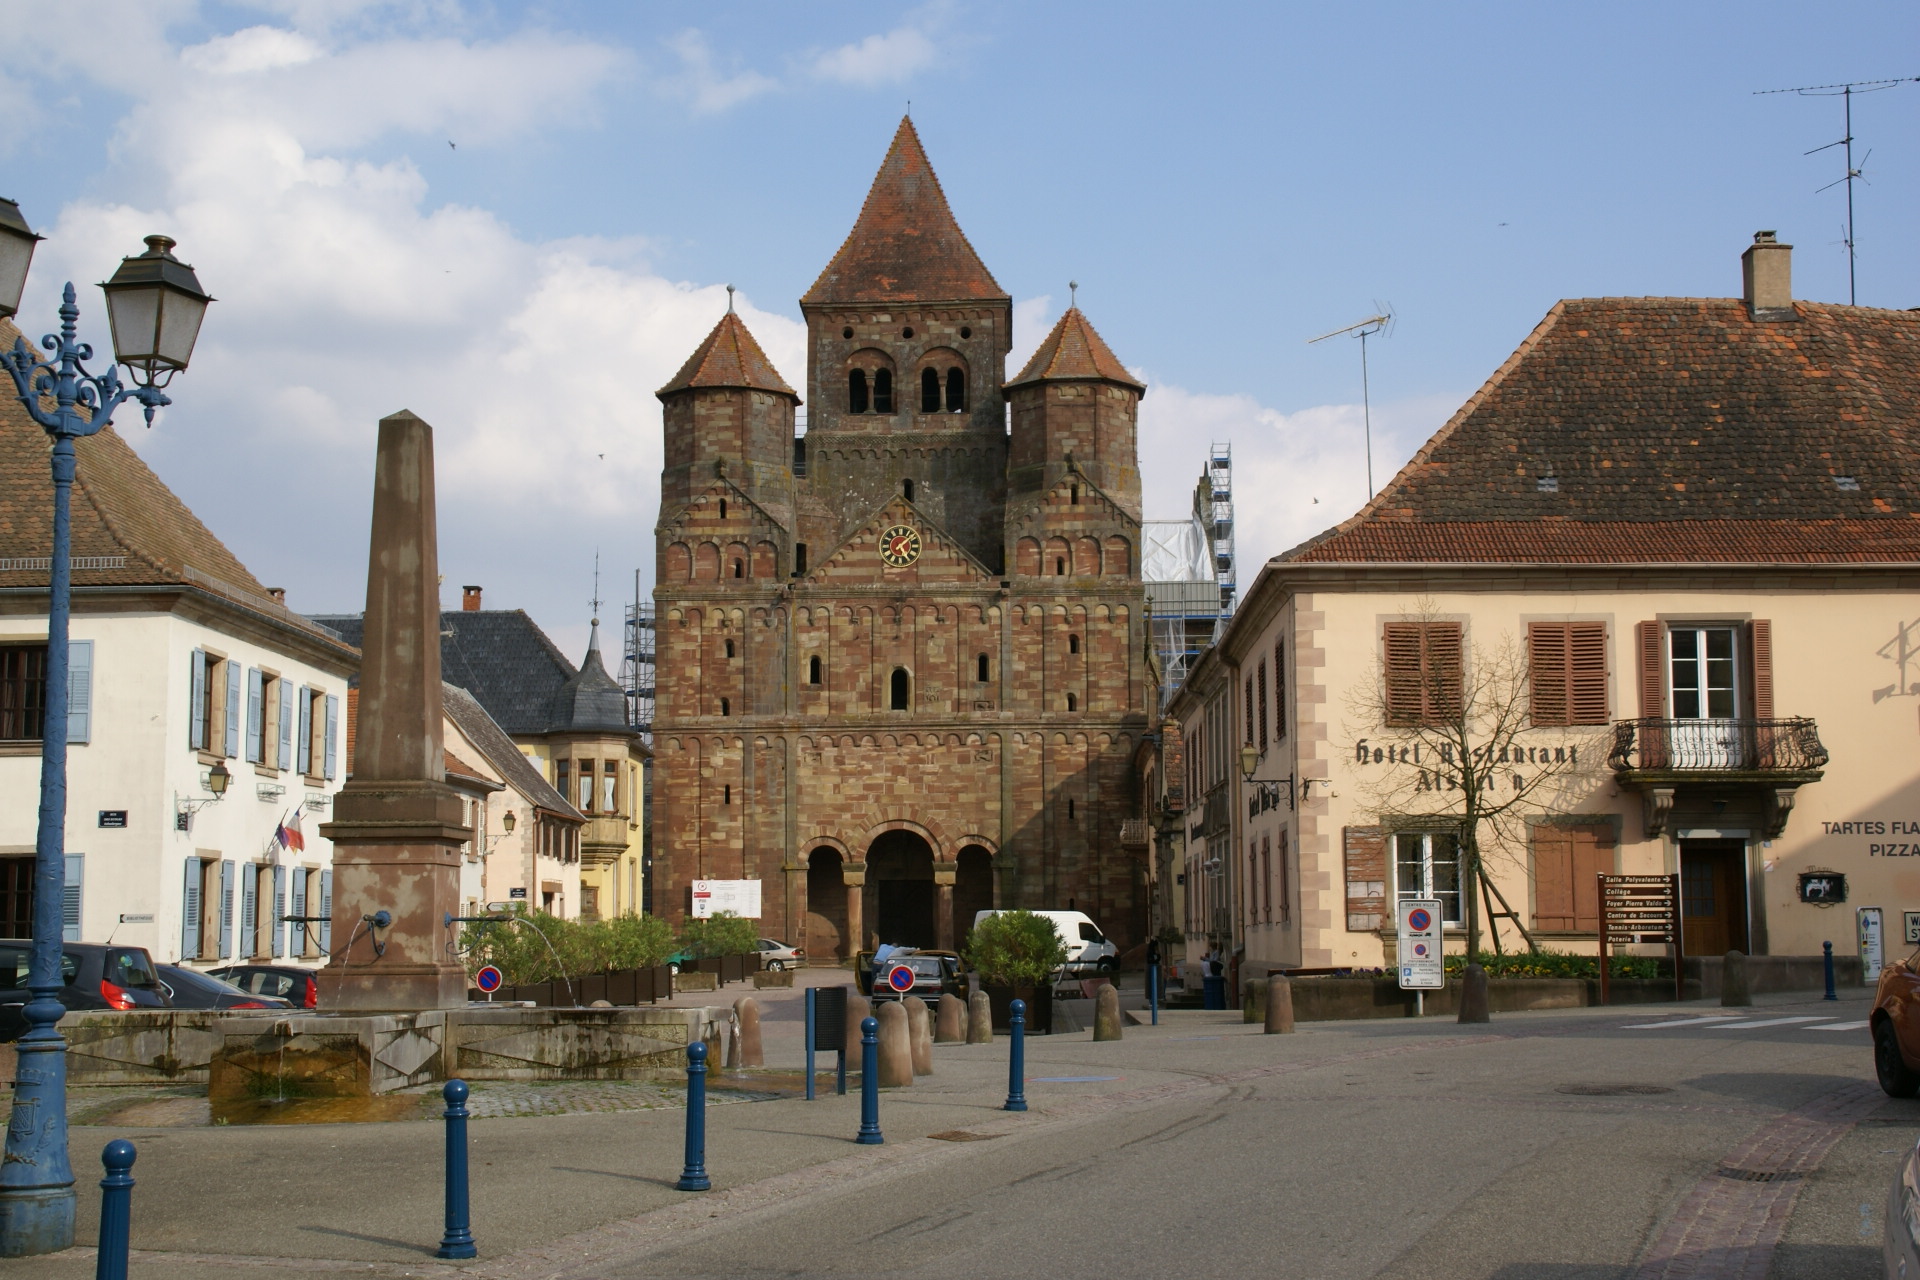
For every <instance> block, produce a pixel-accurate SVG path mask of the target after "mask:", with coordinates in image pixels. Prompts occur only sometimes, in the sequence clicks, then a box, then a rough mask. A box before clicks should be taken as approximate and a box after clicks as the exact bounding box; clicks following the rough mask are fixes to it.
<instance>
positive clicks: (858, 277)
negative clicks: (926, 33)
mask: <svg viewBox="0 0 1920 1280" xmlns="http://www.w3.org/2000/svg"><path fill="white" fill-rule="evenodd" d="M986 300H996V301H1000V300H1009V301H1010V299H1009V296H1008V294H1007V292H1006V290H1004V289H1002V288H1001V287H1000V285H999V282H998V281H996V280H995V279H994V278H993V273H992V272H990V271H988V270H987V267H986V264H985V263H983V262H981V261H980V255H979V254H977V253H975V252H974V251H973V245H972V244H970V243H969V242H968V240H967V237H966V234H965V233H964V232H962V231H961V230H960V224H959V223H958V222H956V221H955V220H954V217H953V210H952V209H951V208H950V207H949V206H948V204H947V197H946V193H945V192H944V191H942V190H941V189H940V179H939V178H937V177H935V176H934V172H933V166H932V164H930V163H929V162H928V161H927V153H926V150H925V149H924V148H923V147H921V145H920V134H919V133H918V132H917V131H916V130H915V129H914V127H913V118H912V117H911V116H907V117H904V118H903V119H902V120H901V121H900V127H899V129H898V130H896V131H895V132H894V135H893V145H892V146H890V147H888V148H887V158H886V159H885V160H882V161H881V162H880V172H879V173H878V174H876V175H875V176H874V179H873V186H872V188H871V189H870V190H869V191H868V192H867V202H866V204H864V205H862V206H861V209H860V218H859V220H858V221H857V222H855V223H854V224H853V230H852V231H851V232H849V233H848V235H847V239H846V242H845V243H844V244H842V245H841V246H840V251H839V252H838V253H836V254H834V255H833V261H831V262H829V263H828V264H827V269H826V270H825V271H822V272H821V273H820V278H819V279H818V280H816V281H814V282H813V288H811V289H809V290H807V294H806V296H805V297H804V298H802V299H800V304H801V305H802V306H831V305H835V304H840V303H868V302H879V303H899V302H974V301H986Z"/></svg>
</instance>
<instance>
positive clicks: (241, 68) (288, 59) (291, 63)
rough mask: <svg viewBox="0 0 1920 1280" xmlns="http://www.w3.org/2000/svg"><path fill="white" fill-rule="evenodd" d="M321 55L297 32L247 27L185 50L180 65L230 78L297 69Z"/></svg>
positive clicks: (277, 28) (311, 42) (276, 28)
mask: <svg viewBox="0 0 1920 1280" xmlns="http://www.w3.org/2000/svg"><path fill="white" fill-rule="evenodd" d="M319 56H320V46H319V45H317V44H315V43H314V42H313V41H312V40H309V39H308V38H307V37H305V36H303V35H301V34H300V33H299V32H297V31H287V30H284V29H282V28H280V27H248V28H247V29H246V30H244V31H236V32H234V33H233V34H232V35H226V36H218V37H216V38H214V39H212V40H209V41H207V42H206V43H205V44H202V45H196V46H195V47H193V48H191V49H186V50H183V51H182V52H181V54H180V62H181V64H182V65H183V66H185V67H186V68H187V69H188V70H190V71H203V72H207V73H209V74H211V75H216V76H231V75H245V74H247V73H249V72H257V71H274V70H277V69H279V68H281V67H297V66H299V65H300V64H301V63H303V62H312V61H313V60H314V59H315V58H317V57H319Z"/></svg>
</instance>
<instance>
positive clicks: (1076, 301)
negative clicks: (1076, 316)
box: [1067, 280, 1080, 308]
mask: <svg viewBox="0 0 1920 1280" xmlns="http://www.w3.org/2000/svg"><path fill="white" fill-rule="evenodd" d="M1067 299H1068V301H1067V305H1068V306H1069V307H1076V308H1077V307H1078V306H1079V305H1080V282H1079V281H1078V280H1069V281H1067Z"/></svg>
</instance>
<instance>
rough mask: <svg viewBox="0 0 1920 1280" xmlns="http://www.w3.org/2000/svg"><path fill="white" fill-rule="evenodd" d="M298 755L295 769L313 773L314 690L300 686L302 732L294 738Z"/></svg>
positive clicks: (295, 759) (294, 765)
mask: <svg viewBox="0 0 1920 1280" xmlns="http://www.w3.org/2000/svg"><path fill="white" fill-rule="evenodd" d="M293 749H294V751H295V752H296V753H297V754H296V755H295V757H294V761H293V767H294V768H295V769H296V770H298V771H299V772H301V773H312V772H313V690H311V689H309V688H307V686H305V685H301V686H300V731H299V733H298V734H296V735H295V737H294V744H293Z"/></svg>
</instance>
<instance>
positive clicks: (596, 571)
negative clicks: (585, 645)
mask: <svg viewBox="0 0 1920 1280" xmlns="http://www.w3.org/2000/svg"><path fill="white" fill-rule="evenodd" d="M593 620H594V622H595V623H596V624H597V623H598V622H599V621H600V548H598V547H595V548H594V549H593Z"/></svg>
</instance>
